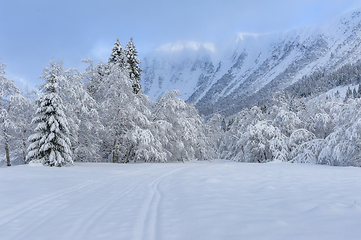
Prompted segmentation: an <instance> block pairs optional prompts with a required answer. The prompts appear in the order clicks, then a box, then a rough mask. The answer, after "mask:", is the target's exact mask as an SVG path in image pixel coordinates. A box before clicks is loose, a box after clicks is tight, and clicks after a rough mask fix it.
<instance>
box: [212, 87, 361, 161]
mask: <svg viewBox="0 0 361 240" xmlns="http://www.w3.org/2000/svg"><path fill="white" fill-rule="evenodd" d="M276 96H277V97H275V98H274V99H273V104H271V107H266V106H263V107H261V108H260V107H258V106H254V107H252V108H250V109H244V110H243V111H241V112H240V113H238V114H236V116H235V117H234V118H233V119H232V121H231V125H230V127H228V131H225V133H224V136H223V139H222V141H221V142H220V144H219V148H218V149H219V154H220V156H221V157H222V158H226V159H229V160H233V161H240V162H259V163H263V162H270V161H283V162H298V163H315V164H327V165H333V166H358V167H360V166H361V134H360V133H361V99H360V98H353V97H351V98H348V99H347V100H346V101H344V100H343V99H341V98H336V99H334V100H332V98H330V97H316V98H314V99H310V100H308V101H307V102H305V100H304V99H303V98H299V99H295V98H293V97H290V96H289V95H287V94H284V93H278V94H276ZM223 129H226V128H223Z"/></svg>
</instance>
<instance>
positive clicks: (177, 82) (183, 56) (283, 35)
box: [142, 9, 361, 115]
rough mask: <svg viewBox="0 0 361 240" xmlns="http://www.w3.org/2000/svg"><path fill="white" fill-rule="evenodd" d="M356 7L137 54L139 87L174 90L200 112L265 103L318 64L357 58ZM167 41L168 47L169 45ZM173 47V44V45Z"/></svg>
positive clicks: (152, 92)
mask: <svg viewBox="0 0 361 240" xmlns="http://www.w3.org/2000/svg"><path fill="white" fill-rule="evenodd" d="M360 39H361V9H356V10H352V11H350V12H347V13H344V14H342V15H340V16H337V17H336V18H335V19H333V20H331V21H329V22H327V23H325V24H321V25H314V26H309V27H305V28H301V29H294V30H289V31H285V32H278V33H268V34H247V33H242V34H237V35H236V36H235V37H233V38H232V39H230V40H228V41H225V43H223V44H218V45H212V43H195V42H193V43H177V44H175V45H171V44H170V45H168V48H163V49H158V50H156V51H155V52H153V53H151V54H150V55H148V56H147V57H146V58H144V59H143V63H142V68H143V79H142V85H143V89H144V92H145V93H146V94H148V95H149V96H150V98H152V99H154V100H156V98H157V97H158V96H160V95H162V94H163V93H164V92H165V91H167V90H172V89H179V90H181V92H182V95H181V98H183V99H184V100H187V101H188V102H191V103H194V104H195V105H196V107H197V108H198V109H199V111H200V113H201V114H203V115H211V114H213V113H221V114H222V115H231V114H234V113H235V112H238V111H240V110H242V108H244V107H249V106H250V105H252V104H257V103H262V104H263V103H266V102H267V101H268V99H269V98H270V97H271V95H272V94H273V93H274V92H276V91H279V90H283V89H285V88H287V87H289V86H290V85H292V84H294V83H296V82H297V81H299V80H300V79H301V78H302V77H303V76H307V75H309V74H311V73H312V72H314V71H316V70H318V69H321V68H322V69H326V71H333V70H335V69H338V68H340V67H342V66H343V65H345V64H348V63H353V62H356V61H357V60H359V59H361V57H359V56H361V55H360V53H361V40H360ZM172 46H173V47H172ZM174 46H176V47H174Z"/></svg>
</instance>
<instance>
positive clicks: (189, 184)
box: [0, 160, 361, 240]
mask: <svg viewBox="0 0 361 240" xmlns="http://www.w3.org/2000/svg"><path fill="white" fill-rule="evenodd" d="M360 176H361V168H354V167H342V168H341V167H329V166H321V165H311V164H290V163H267V164H247V163H236V162H228V161H222V160H218V161H214V162H187V163H166V164H154V163H152V164H147V163H140V164H125V165H124V164H107V163H76V164H75V166H74V167H63V168H51V167H43V166H37V165H36V164H35V165H33V166H31V165H21V166H16V167H9V168H0V239H1V240H7V239H17V240H18V239H36V240H42V239H72V240H75V239H84V240H91V239H107V240H109V239H154V240H155V239H157V240H161V239H166V240H171V239H206V240H212V239H228V240H229V239H278V240H279V239H307V240H311V239H317V240H322V239H327V240H332V239H348V240H352V239H360V236H361V227H360V226H361V177H360Z"/></svg>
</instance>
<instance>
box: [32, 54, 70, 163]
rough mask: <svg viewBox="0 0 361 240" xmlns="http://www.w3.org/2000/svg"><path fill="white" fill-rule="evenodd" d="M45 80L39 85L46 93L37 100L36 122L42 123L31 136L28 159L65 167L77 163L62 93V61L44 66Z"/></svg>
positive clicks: (34, 121)
mask: <svg viewBox="0 0 361 240" xmlns="http://www.w3.org/2000/svg"><path fill="white" fill-rule="evenodd" d="M43 74H44V75H43V78H44V80H45V83H44V84H41V85H40V86H39V90H40V91H41V92H42V93H43V95H41V96H40V97H39V98H38V99H37V100H36V103H37V104H38V109H37V111H36V114H37V115H38V116H36V117H35V118H34V119H33V123H35V124H38V125H37V127H36V128H35V130H34V131H35V132H36V133H35V134H33V135H31V136H30V137H29V141H30V142H31V143H30V146H29V148H28V155H27V161H28V162H29V161H40V162H41V163H42V164H43V165H47V166H51V167H52V166H55V167H61V166H64V165H69V164H73V160H72V152H71V148H70V139H69V137H68V134H69V130H68V122H67V118H66V116H65V114H64V111H63V102H62V99H61V98H60V96H59V87H58V85H59V81H60V78H62V77H63V76H62V67H61V64H60V63H55V62H54V61H51V62H50V64H49V67H44V70H43Z"/></svg>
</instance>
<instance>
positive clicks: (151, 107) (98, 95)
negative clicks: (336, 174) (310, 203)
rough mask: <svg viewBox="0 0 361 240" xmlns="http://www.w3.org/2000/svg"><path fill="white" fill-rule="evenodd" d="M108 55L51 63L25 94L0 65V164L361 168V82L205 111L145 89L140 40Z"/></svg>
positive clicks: (168, 94) (117, 45) (173, 93)
mask: <svg viewBox="0 0 361 240" xmlns="http://www.w3.org/2000/svg"><path fill="white" fill-rule="evenodd" d="M109 52H110V53H111V54H110V57H109V60H108V62H107V63H102V62H100V63H94V62H93V61H92V60H91V59H87V60H84V63H85V64H87V66H88V67H87V69H86V71H84V72H79V71H78V70H77V69H74V68H71V69H64V68H63V65H62V62H54V61H51V62H50V63H49V65H48V66H47V67H44V70H43V75H42V78H43V80H44V83H43V84H41V85H40V86H38V88H39V92H36V91H31V92H22V91H21V90H20V89H19V88H18V87H17V86H16V85H15V84H14V82H13V81H12V80H10V79H8V78H7V77H6V74H5V64H3V63H1V65H0V88H1V96H0V97H1V101H0V110H1V115H0V128H1V155H2V156H1V165H5V164H6V165H8V166H11V164H25V163H29V162H30V161H32V162H41V163H42V164H44V165H48V166H64V165H71V164H73V162H112V163H128V162H171V161H183V162H185V161H189V160H212V159H217V158H222V159H227V160H232V161H241V162H259V163H264V162H270V161H283V162H299V163H315V164H327V165H336V166H358V167H360V166H361V158H360V156H361V145H360V142H361V141H360V140H361V120H360V119H361V118H360V113H361V99H360V96H361V95H360V94H361V93H360V88H358V89H357V88H355V89H354V90H353V92H352V93H350V91H351V89H350V90H349V91H348V92H347V94H346V96H345V97H344V96H341V95H340V94H339V93H337V94H333V95H332V96H329V95H326V94H323V95H319V96H316V97H315V96H313V97H310V96H309V95H310V94H295V93H294V92H291V93H290V91H285V92H278V93H275V94H274V96H273V100H272V102H270V103H269V104H267V105H261V106H257V104H255V105H254V106H253V107H251V108H249V109H248V108H247V109H246V108H245V109H243V110H242V111H241V112H239V113H238V114H236V115H233V116H230V117H227V118H225V117H223V116H221V115H219V114H214V115H212V116H208V117H207V118H205V117H203V116H200V115H199V114H198V111H197V109H196V108H195V107H194V106H193V105H191V104H189V103H187V102H185V101H183V100H181V99H180V98H178V97H177V96H178V95H179V91H177V90H172V91H169V92H166V93H164V94H163V95H162V96H161V97H160V98H159V99H158V100H157V101H155V102H154V101H152V100H150V99H149V98H148V97H147V96H146V95H145V94H144V93H143V92H142V90H141V84H140V82H139V80H140V78H141V71H142V70H141V69H140V67H139V63H140V61H139V59H138V58H137V50H136V48H135V45H134V42H133V39H130V41H129V42H128V43H127V45H126V46H125V48H122V45H121V43H120V42H119V40H117V41H116V42H115V44H114V46H113V48H112V49H111V51H109ZM357 66H358V65H357ZM347 69H348V70H349V71H348V72H350V71H353V68H352V67H349V66H346V67H345V68H344V69H341V70H340V71H341V72H342V73H343V72H345V71H346V70H347ZM357 69H358V68H357ZM315 76H316V75H315V74H314V75H313V76H310V77H309V79H310V80H308V79H306V78H304V79H303V82H302V83H303V84H305V83H307V82H313V83H315V81H313V79H314V78H315ZM317 76H318V75H317ZM342 76H343V77H344V76H345V74H343V75H342ZM322 77H324V75H322ZM319 78H321V76H319V77H318V79H319ZM333 81H334V82H337V79H336V80H333ZM340 81H341V80H340ZM342 82H347V80H345V79H342ZM350 82H354V81H351V80H350ZM336 85H337V86H338V85H340V84H336ZM302 86H304V85H302ZM302 89H305V88H304V87H302ZM292 91H295V88H293V89H292ZM296 96H297V98H296ZM306 97H307V98H306ZM205 119H207V120H205Z"/></svg>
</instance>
